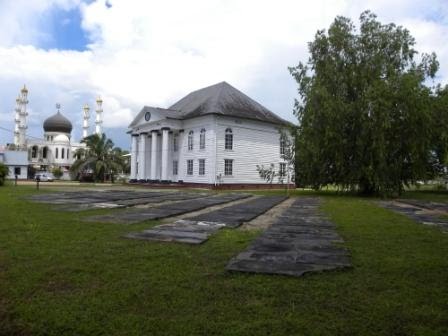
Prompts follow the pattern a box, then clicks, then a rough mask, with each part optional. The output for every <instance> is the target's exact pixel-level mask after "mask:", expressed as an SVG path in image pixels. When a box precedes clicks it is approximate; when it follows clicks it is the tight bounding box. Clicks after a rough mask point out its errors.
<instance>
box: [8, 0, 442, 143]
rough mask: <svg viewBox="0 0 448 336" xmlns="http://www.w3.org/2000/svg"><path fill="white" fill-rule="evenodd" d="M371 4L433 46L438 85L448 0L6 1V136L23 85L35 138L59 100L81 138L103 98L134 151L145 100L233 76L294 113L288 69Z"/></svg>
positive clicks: (119, 137) (166, 102) (171, 99)
mask: <svg viewBox="0 0 448 336" xmlns="http://www.w3.org/2000/svg"><path fill="white" fill-rule="evenodd" d="M367 9H369V10H371V11H373V12H374V13H375V14H377V15H378V20H379V21H381V22H382V23H390V22H394V23H396V24H397V25H402V26H404V27H405V28H407V29H408V30H409V31H410V32H411V34H412V35H413V36H414V37H415V39H416V46H415V48H416V49H417V50H418V51H419V52H427V53H429V52H433V51H434V52H435V53H436V54H437V57H438V60H439V62H440V70H439V72H438V76H437V77H436V79H435V83H441V84H443V85H445V84H448V43H447V40H446V38H447V36H448V0H393V1H390V0H365V1H355V0H353V1H351V0H313V1H302V0H270V1H267V0H266V1H265V0H189V1H185V0H163V1H161V0H159V1H152V0H107V1H106V0H89V1H87V0H0V145H2V144H6V143H12V142H13V133H12V131H13V129H14V122H13V119H14V108H15V99H16V97H17V95H18V94H19V92H20V89H21V88H22V87H23V85H24V84H26V86H27V88H28V90H29V93H28V99H29V104H28V112H29V116H28V133H27V135H28V136H30V137H35V138H42V137H43V129H42V124H43V121H44V120H45V119H46V118H47V117H49V116H51V115H53V114H54V113H55V112H56V107H55V105H56V104H57V103H59V104H61V112H62V113H63V114H64V115H65V116H66V117H67V118H68V119H70V120H71V122H72V124H73V131H72V138H73V139H74V140H75V141H79V140H80V138H81V134H82V128H81V125H82V107H83V106H84V104H86V103H87V104H89V105H90V107H91V110H93V109H95V100H96V98H97V97H98V96H101V98H102V99H103V109H104V113H103V116H104V124H103V125H104V131H105V133H106V135H107V136H108V137H110V138H111V139H112V140H113V141H114V142H115V144H116V145H117V146H120V147H122V148H124V149H129V147H130V138H129V135H128V134H126V131H127V126H128V125H129V124H130V122H131V121H132V119H133V117H134V116H135V115H136V114H137V113H138V112H139V111H140V110H141V109H142V107H143V106H144V105H150V106H157V107H165V108H166V107H169V106H170V105H172V104H173V103H175V102H176V101H177V100H179V99H181V98H182V97H184V96H185V95H186V94H188V93H189V92H191V91H194V90H197V89H200V88H202V87H206V86H209V85H212V84H215V83H218V82H222V81H226V82H228V83H230V84H231V85H233V86H234V87H236V88H237V89H239V90H241V91H243V92H244V93H246V94H247V95H248V96H250V97H251V98H253V99H255V100H256V101H258V102H259V103H261V104H262V105H264V106H265V107H267V108H268V109H270V110H271V111H273V112H274V113H276V114H278V115H279V116H281V117H283V118H285V119H287V120H290V121H293V122H294V121H295V117H294V116H293V106H294V99H295V98H297V96H298V95H297V84H296V83H295V82H294V80H293V78H292V77H291V75H290V74H289V72H288V67H289V66H295V65H297V64H298V63H299V62H300V61H302V62H306V60H307V58H308V50H307V43H308V42H310V41H312V40H313V38H314V35H315V33H316V31H317V30H320V29H327V28H328V27H329V25H330V24H331V23H332V21H333V20H334V18H335V17H336V16H338V15H342V16H346V17H349V18H351V19H352V20H353V22H354V23H355V24H356V25H358V23H359V16H360V14H361V13H362V12H363V11H364V10H367ZM91 114H92V117H91V120H90V123H91V132H93V131H94V125H93V121H94V113H91Z"/></svg>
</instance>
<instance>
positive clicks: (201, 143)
mask: <svg viewBox="0 0 448 336" xmlns="http://www.w3.org/2000/svg"><path fill="white" fill-rule="evenodd" d="M206 132H207V131H206V130H205V128H203V129H201V132H200V133H199V149H205V135H206Z"/></svg>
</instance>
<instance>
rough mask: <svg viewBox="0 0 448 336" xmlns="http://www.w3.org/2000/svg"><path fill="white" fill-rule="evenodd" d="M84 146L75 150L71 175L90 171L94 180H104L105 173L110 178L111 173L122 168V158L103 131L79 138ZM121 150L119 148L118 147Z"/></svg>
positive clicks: (111, 176)
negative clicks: (99, 133)
mask: <svg viewBox="0 0 448 336" xmlns="http://www.w3.org/2000/svg"><path fill="white" fill-rule="evenodd" d="M81 143H85V144H86V148H80V149H78V150H77V151H76V152H75V157H76V161H75V162H74V163H73V165H72V166H71V168H70V172H71V174H72V176H80V175H81V174H83V173H85V172H89V171H91V172H92V173H93V178H94V180H95V181H105V180H106V177H107V175H109V176H110V178H111V180H112V179H113V175H114V174H115V173H117V172H118V171H120V170H122V167H123V162H122V161H123V160H122V158H121V156H120V155H118V153H119V152H118V151H117V149H116V148H114V143H113V142H112V140H111V139H108V138H107V137H106V135H105V134H104V133H103V134H101V135H98V134H92V135H89V136H88V137H85V138H84V139H82V140H81ZM120 152H121V149H120Z"/></svg>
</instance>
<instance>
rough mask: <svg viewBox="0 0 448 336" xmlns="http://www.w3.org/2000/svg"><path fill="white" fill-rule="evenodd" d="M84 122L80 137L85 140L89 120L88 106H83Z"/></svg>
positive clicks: (87, 133)
mask: <svg viewBox="0 0 448 336" xmlns="http://www.w3.org/2000/svg"><path fill="white" fill-rule="evenodd" d="M83 110H84V120H83V124H82V137H83V138H85V137H87V136H88V135H89V119H90V113H89V111H90V107H89V105H88V104H85V105H84V108H83Z"/></svg>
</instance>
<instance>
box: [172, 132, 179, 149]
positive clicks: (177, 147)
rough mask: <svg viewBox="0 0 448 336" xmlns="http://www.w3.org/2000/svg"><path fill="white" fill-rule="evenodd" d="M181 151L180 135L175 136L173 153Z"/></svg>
mask: <svg viewBox="0 0 448 336" xmlns="http://www.w3.org/2000/svg"><path fill="white" fill-rule="evenodd" d="M178 150H179V135H178V134H174V135H173V152H177V151H178Z"/></svg>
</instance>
